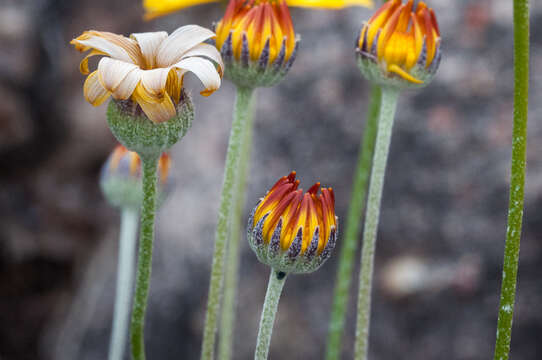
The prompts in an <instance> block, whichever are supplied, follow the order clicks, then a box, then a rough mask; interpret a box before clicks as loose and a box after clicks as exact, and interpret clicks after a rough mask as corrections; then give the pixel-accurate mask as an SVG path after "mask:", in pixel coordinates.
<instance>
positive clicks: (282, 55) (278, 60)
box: [273, 36, 286, 71]
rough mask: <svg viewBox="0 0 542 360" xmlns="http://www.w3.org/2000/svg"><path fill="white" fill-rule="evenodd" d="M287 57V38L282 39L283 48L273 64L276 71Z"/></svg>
mask: <svg viewBox="0 0 542 360" xmlns="http://www.w3.org/2000/svg"><path fill="white" fill-rule="evenodd" d="M285 57H286V36H285V37H284V39H282V46H281V47H280V52H279V55H278V56H277V58H276V59H275V61H274V62H273V67H274V70H275V71H276V70H278V69H279V68H280V67H281V66H282V64H283V63H284V58H285Z"/></svg>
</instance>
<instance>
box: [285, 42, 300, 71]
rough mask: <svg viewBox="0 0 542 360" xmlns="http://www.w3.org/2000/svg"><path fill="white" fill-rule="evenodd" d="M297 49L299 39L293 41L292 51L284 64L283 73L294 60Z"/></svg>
mask: <svg viewBox="0 0 542 360" xmlns="http://www.w3.org/2000/svg"><path fill="white" fill-rule="evenodd" d="M297 49H299V40H296V41H295V47H294V51H293V52H292V55H291V56H290V58H289V59H288V61H287V62H286V65H285V66H284V73H287V72H288V71H289V70H290V68H291V67H292V65H293V63H294V61H295V57H296V56H297Z"/></svg>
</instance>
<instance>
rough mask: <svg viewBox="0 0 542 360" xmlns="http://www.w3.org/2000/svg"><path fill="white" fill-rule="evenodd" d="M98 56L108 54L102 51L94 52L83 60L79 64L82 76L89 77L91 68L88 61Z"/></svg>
mask: <svg viewBox="0 0 542 360" xmlns="http://www.w3.org/2000/svg"><path fill="white" fill-rule="evenodd" d="M96 55H107V54H106V53H103V52H101V51H98V50H92V51H91V52H90V53H89V54H88V55H87V56H85V57H84V58H83V60H81V62H80V63H79V71H80V72H81V74H83V75H88V73H89V72H90V70H89V68H88V59H89V58H90V57H92V56H96Z"/></svg>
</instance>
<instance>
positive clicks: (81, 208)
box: [0, 0, 542, 360]
mask: <svg viewBox="0 0 542 360" xmlns="http://www.w3.org/2000/svg"><path fill="white" fill-rule="evenodd" d="M531 3H532V20H531V21H532V22H531V23H532V36H531V38H532V61H531V65H532V76H531V79H532V83H531V99H532V101H531V105H530V111H531V112H530V116H531V117H530V124H529V148H528V175H527V188H526V211H525V231H524V236H523V239H522V254H521V266H520V269H519V277H520V280H519V291H518V298H517V307H516V314H515V322H514V332H513V341H512V349H513V350H512V358H513V359H522V360H536V359H540V354H542V343H541V342H540V339H541V338H542V311H540V310H541V306H542V285H541V283H540V277H541V275H542V270H541V260H542V242H541V241H540V240H541V238H542V215H541V213H540V207H541V206H542V161H541V160H540V156H539V155H540V154H541V153H542V145H541V144H542V125H541V123H540V121H538V120H539V118H540V116H541V115H542V108H541V106H542V105H541V103H540V101H538V99H540V98H541V96H542V85H541V84H542V78H541V75H540V71H537V70H540V69H542V41H541V40H540V39H542V3H540V2H537V1H532V2H531ZM429 5H430V6H431V7H433V8H434V9H435V10H436V12H437V16H438V20H439V23H440V27H441V31H442V34H443V50H444V57H443V61H442V64H441V68H440V70H439V72H438V74H437V77H436V79H435V80H434V81H433V83H432V84H431V85H430V86H428V87H427V88H425V89H423V90H420V91H412V92H409V93H406V94H404V95H403V96H402V97H401V100H400V104H399V106H400V108H399V111H398V116H397V122H396V127H395V129H394V135H393V143H392V147H391V154H390V162H389V167H388V172H387V181H386V186H385V193H384V199H383V210H382V219H381V226H380V232H379V242H378V246H377V259H376V270H375V274H376V279H377V282H376V287H375V289H374V300H373V304H374V307H373V313H372V333H371V340H370V341H371V349H370V353H371V354H370V356H371V359H373V360H384V359H390V360H392V359H424V360H433V359H434V360H437V359H438V360H442V359H450V360H470V359H488V358H491V356H492V351H493V343H494V340H495V327H496V314H497V305H498V293H499V289H500V273H501V262H502V252H503V247H504V236H505V228H506V225H505V224H506V208H507V202H508V176H509V161H510V144H511V132H512V105H513V104H512V89H513V69H512V63H513V58H512V50H511V49H512V2H511V1H503V0H476V1H474V0H457V1H446V0H432V1H429ZM222 11H223V10H222V9H221V7H220V6H218V5H206V6H200V7H196V8H192V9H189V10H186V11H183V12H181V13H177V14H174V15H170V16H168V17H165V18H162V19H158V20H155V21H152V22H147V23H145V22H143V21H142V20H141V15H142V7H141V4H140V3H139V1H136V0H132V1H128V0H117V1H106V0H92V1H91V0H78V1H69V0H26V1H23V0H3V1H2V2H0V98H1V99H2V101H0V169H1V171H0V211H1V214H0V324H1V326H0V359H2V360H26V359H32V360H41V359H44V360H45V359H47V360H72V359H79V360H92V359H104V358H106V353H107V347H108V337H109V333H110V322H111V316H112V308H113V295H114V281H115V277H114V273H115V264H116V251H117V236H118V223H119V215H118V212H117V211H116V210H114V209H112V208H110V207H109V206H108V205H107V203H106V202H105V201H104V199H103V197H102V195H101V193H100V190H99V188H98V184H97V180H98V174H99V170H100V167H101V165H102V163H103V162H104V160H105V159H106V157H107V155H108V153H109V152H110V151H111V149H112V148H113V147H114V146H115V141H114V139H113V137H112V135H111V134H110V132H109V130H108V128H107V126H106V122H105V107H103V106H102V107H98V108H93V107H92V106H90V105H89V104H87V103H86V102H85V100H84V98H83V94H82V84H83V81H84V77H83V76H82V75H80V74H79V72H78V63H79V61H80V60H81V58H82V56H81V55H80V54H79V53H77V52H76V51H74V50H73V48H71V47H70V46H69V45H68V42H69V40H70V39H72V38H74V37H76V36H78V35H79V34H80V33H81V32H82V31H83V30H86V29H98V30H108V31H113V32H117V33H123V34H126V35H127V34H129V33H131V32H142V31H153V30H159V29H160V30H162V29H165V30H168V31H172V30H174V29H175V28H176V27H178V26H180V25H183V24H188V23H197V24H201V25H204V26H209V25H210V24H211V22H212V21H214V20H217V19H219V18H220V17H221V13H222ZM370 13H371V12H370V10H367V9H348V10H344V11H336V12H331V11H320V10H307V9H293V10H292V16H293V19H294V23H295V26H296V31H297V32H298V33H300V34H301V36H302V38H303V41H302V48H301V51H300V52H299V57H298V59H297V60H296V63H295V64H294V66H293V68H292V70H291V72H290V74H289V75H288V77H287V78H286V80H285V81H283V82H282V83H281V84H280V85H279V86H276V87H274V88H271V89H260V90H259V91H258V103H257V109H256V110H257V112H256V121H255V123H256V125H255V138H254V145H255V147H254V151H253V157H252V161H251V171H250V175H249V178H248V194H247V199H248V201H247V206H246V209H245V218H246V214H247V213H248V211H249V209H250V207H251V206H253V205H254V204H255V203H256V201H257V199H258V197H259V196H262V195H263V194H264V193H265V191H266V190H267V189H268V188H269V187H270V185H272V184H273V183H274V181H276V179H277V178H278V177H280V176H283V175H285V174H287V173H288V172H289V171H291V170H292V169H295V170H297V172H298V174H299V177H300V178H301V179H302V184H303V185H304V186H305V188H306V187H307V186H309V185H310V184H312V183H313V182H315V181H318V180H319V181H321V182H322V183H323V184H325V185H330V186H333V187H334V189H335V192H336V197H337V213H338V215H339V216H340V217H341V224H343V222H342V220H343V219H344V218H345V217H346V209H347V204H348V201H349V194H350V188H351V182H352V177H353V171H354V166H355V162H356V158H357V152H358V146H359V140H360V138H361V136H362V131H363V126H364V116H365V111H366V108H367V103H368V99H367V97H368V92H369V85H368V83H367V82H366V81H365V80H364V79H363V78H362V77H361V75H360V74H359V71H358V70H357V68H356V63H355V58H354V52H353V42H354V39H355V34H356V32H357V31H358V30H359V28H360V26H361V23H362V21H363V20H365V19H367V18H368V17H369V16H370ZM189 77H190V76H189ZM187 88H188V89H190V90H191V91H192V93H193V95H194V100H195V103H196V106H197V115H196V120H195V121H194V124H193V128H192V129H191V130H190V132H189V134H188V135H187V136H186V137H185V138H184V139H183V140H182V141H181V142H180V143H179V144H177V145H176V146H175V147H174V148H173V151H172V156H173V159H174V168H173V176H174V177H175V179H176V183H177V187H176V190H175V191H174V193H173V194H172V196H171V197H170V199H169V200H168V202H167V203H166V204H165V205H164V206H163V208H162V209H161V212H160V214H159V217H158V224H157V239H156V246H155V249H156V250H155V257H154V269H153V279H152V288H151V296H150V305H149V313H148V322H147V327H146V338H147V339H146V340H147V346H148V354H149V358H151V359H187V360H189V359H197V358H198V356H199V347H200V342H201V333H202V327H203V319H204V308H205V304H206V296H207V288H208V277H209V271H210V261H211V255H212V251H213V242H214V227H215V222H216V214H217V207H218V196H219V192H220V188H221V181H222V172H223V166H224V154H225V150H226V146H227V139H228V134H229V128H230V124H231V110H232V103H233V97H234V88H233V86H232V85H231V84H230V83H229V82H227V81H225V83H224V85H223V87H222V88H221V89H220V91H218V92H217V93H215V94H214V95H213V96H211V97H210V98H202V97H200V96H199V95H198V92H199V90H200V84H199V83H198V81H197V80H196V79H195V78H190V79H189V80H188V81H187ZM242 244H243V249H242V264H241V265H242V267H241V281H240V289H239V304H238V308H239V309H240V311H239V314H238V316H237V320H238V322H237V329H236V330H237V337H236V340H235V356H234V358H235V359H251V358H252V354H253V348H254V344H255V339H256V333H257V326H258V321H259V316H260V311H261V304H262V301H263V298H264V293H265V288H266V282H267V276H268V271H269V269H268V268H267V267H265V266H263V265H261V264H260V263H258V262H257V260H256V258H255V256H254V255H253V254H252V253H251V251H250V250H249V248H248V246H247V245H246V242H244V241H243V243H242ZM340 245H341V244H340V242H339V245H338V246H340ZM336 261H337V256H335V257H333V258H332V259H331V260H330V261H329V262H328V263H327V264H326V265H325V266H324V267H323V268H322V269H321V270H319V271H318V272H316V273H314V274H312V275H307V276H292V277H291V278H290V279H289V280H288V283H287V284H286V287H285V291H284V295H283V297H282V300H281V303H280V308H279V314H278V318H277V322H276V325H275V332H274V336H273V342H272V348H271V358H272V359H311V360H312V359H322V358H323V354H324V349H325V339H326V332H327V321H328V318H329V309H330V305H331V296H332V290H333V285H334V283H333V282H334V277H335V269H336ZM356 289H357V286H355V288H354V289H353V290H354V291H355V290H356ZM354 291H353V293H352V298H351V302H350V312H349V317H348V324H347V329H346V335H345V338H344V345H345V346H344V354H343V355H344V358H345V359H348V358H351V349H352V345H353V337H354V327H355V324H354V321H355V309H354V295H353V294H354Z"/></svg>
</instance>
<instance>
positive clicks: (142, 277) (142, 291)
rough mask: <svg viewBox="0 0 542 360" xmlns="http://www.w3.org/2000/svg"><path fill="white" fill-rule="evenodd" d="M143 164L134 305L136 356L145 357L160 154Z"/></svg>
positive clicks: (136, 358) (144, 158) (143, 159)
mask: <svg viewBox="0 0 542 360" xmlns="http://www.w3.org/2000/svg"><path fill="white" fill-rule="evenodd" d="M141 160H142V163H143V164H142V166H143V204H142V207H141V230H140V235H139V255H138V262H137V275H136V283H135V297H134V304H133V308H132V324H131V339H132V357H133V359H134V360H144V359H145V344H144V338H143V327H144V323H145V310H146V309H147V298H148V296H149V286H150V281H151V267H152V245H153V241H154V217H155V212H156V178H157V177H156V169H157V167H158V156H156V157H142V158H141Z"/></svg>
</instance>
